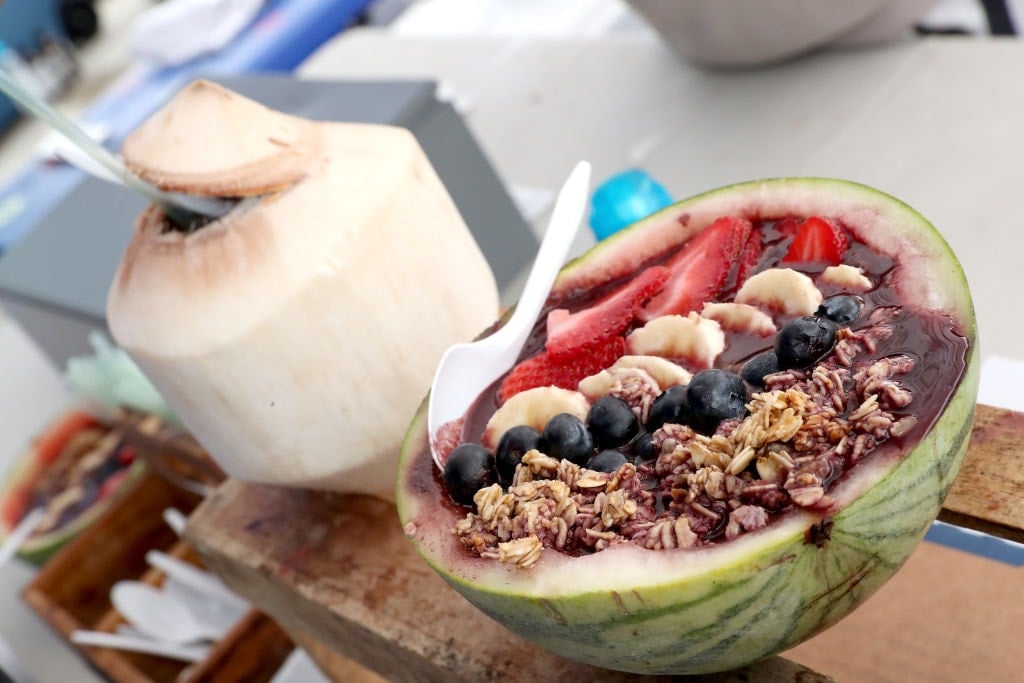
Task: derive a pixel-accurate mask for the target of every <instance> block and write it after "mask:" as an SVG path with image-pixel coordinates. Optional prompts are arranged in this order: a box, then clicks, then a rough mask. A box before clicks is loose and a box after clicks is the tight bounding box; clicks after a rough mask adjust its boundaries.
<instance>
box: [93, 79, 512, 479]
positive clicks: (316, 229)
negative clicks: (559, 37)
mask: <svg viewBox="0 0 1024 683" xmlns="http://www.w3.org/2000/svg"><path fill="white" fill-rule="evenodd" d="M123 155H124V157H125V159H126V161H127V162H128V164H129V165H130V166H131V167H132V168H134V169H135V170H136V171H137V172H138V173H139V174H140V175H141V176H143V177H144V178H146V179H148V180H150V181H152V182H154V183H155V184H157V185H158V186H160V187H161V188H163V189H166V190H175V191H180V192H189V193H194V194H201V195H211V196H218V197H242V198H247V199H244V200H243V201H242V202H240V203H239V205H238V206H237V208H236V209H234V210H233V211H232V212H230V213H229V214H228V215H226V216H224V217H223V218H221V219H219V220H216V221H213V222H211V223H209V224H207V225H204V226H201V227H198V228H197V229H195V230H192V231H189V232H185V231H181V230H178V229H175V228H174V227H173V226H171V225H169V223H168V221H167V219H166V217H165V216H163V215H162V214H161V213H160V212H159V211H158V210H157V209H155V208H153V207H151V208H150V209H148V210H147V211H145V212H144V213H143V214H142V216H140V218H139V219H138V223H137V225H136V230H135V234H134V236H133V238H132V240H131V242H130V244H129V245H128V247H127V249H126V251H125V254H124V257H123V259H122V261H121V264H120V267H119V269H118V272H117V274H116V277H115V279H114V282H113V284H112V286H111V289H110V293H109V298H108V302H107V315H108V320H109V324H110V328H111V332H112V333H113V336H114V338H115V339H116V340H117V342H118V343H119V344H120V345H121V346H122V347H123V348H124V349H125V350H126V351H127V352H128V353H129V354H130V355H131V356H132V357H133V358H134V359H135V361H136V362H137V363H138V364H139V366H140V367H141V368H142V370H143V371H144V372H145V374H146V375H147V376H148V377H149V378H150V379H151V380H152V382H153V383H154V385H155V386H156V387H157V389H158V390H159V391H160V392H161V394H162V395H163V396H164V397H165V399H166V400H167V402H168V404H169V405H170V406H171V408H172V409H173V410H174V411H175V413H176V414H177V416H178V417H179V418H180V419H181V421H182V422H183V423H184V425H185V426H186V427H187V428H188V429H189V430H190V431H191V432H192V433H193V434H194V435H195V436H196V438H197V439H198V440H199V441H200V443H202V444H203V446H204V447H206V448H207V449H208V450H209V451H210V453H211V455H212V456H213V458H214V459H215V460H216V461H217V463H218V464H219V465H220V466H221V467H222V468H223V469H224V470H225V471H226V472H228V473H229V474H230V475H232V476H234V477H237V478H239V479H243V480H247V481H254V482H263V483H272V484H280V485H289V486H303V487H312V488H320V489H329V490H335V491H346V492H359V493H369V494H375V495H378V496H381V497H384V498H387V499H393V490H394V477H395V466H396V463H397V457H398V451H399V447H400V441H401V435H402V433H403V432H404V430H405V427H406V426H407V424H408V421H409V419H410V418H411V417H412V415H413V413H414V412H415V410H416V407H417V405H418V404H419V402H420V400H421V399H422V397H423V395H424V394H425V393H426V391H427V390H428V388H429V386H430V382H431V379H432V375H433V371H434V368H435V366H436V364H437V362H438V360H439V359H440V357H441V354H442V353H443V352H444V350H445V349H446V348H447V347H448V346H449V345H451V344H453V343H456V342H460V341H465V340H468V339H471V338H472V337H473V336H474V335H476V334H477V333H478V332H479V331H480V330H481V329H483V328H484V327H485V326H486V325H487V324H488V323H489V322H490V321H491V320H493V319H494V317H495V316H496V313H497V310H498V294H497V286H496V284H495V281H494V277H493V274H492V273H491V271H490V269H489V267H488V266H487V263H486V261H485V260H484V257H483V255H482V254H481V252H480V250H479V248H478V247H477V245H476V243H475V242H474V240H473V238H472V236H471V234H470V232H469V230H468V229H467V228H466V226H465V225H464V223H463V222H462V220H461V218H460V216H459V214H458V211H457V209H456V207H455V205H454V204H453V202H452V201H451V199H450V198H449V196H448V194H447V193H446V191H445V189H444V187H443V185H442V184H441V181H440V179H439V178H438V177H437V175H436V173H435V172H434V170H433V168H432V167H431V165H430V163H429V161H428V160H427V158H426V156H425V155H424V153H423V151H422V149H421V148H420V147H419V145H418V144H417V142H416V141H415V139H414V138H413V136H412V135H411V134H410V133H409V132H408V131H406V130H403V129H399V128H394V127H389V126H378V125H362V124H342V123H317V122H312V121H307V120H303V119H300V118H296V117H293V116H288V115H285V114H281V113H278V112H275V111H271V110H270V109H267V108H266V107H264V106H262V105H260V104H258V103H256V102H253V101H251V100H248V99H246V98H244V97H241V96H239V95H237V94H235V93H233V92H230V91H228V90H226V89H224V88H222V87H220V86H218V85H215V84H212V83H209V82H204V81H199V82H196V83H193V84H192V85H190V86H188V87H186V88H185V89H184V90H183V91H182V92H181V93H179V94H178V95H177V96H176V97H175V98H174V99H173V100H172V101H171V102H170V103H168V104H167V105H166V106H165V107H164V108H162V109H161V110H160V111H158V112H157V113H156V114H155V115H153V116H152V117H151V118H150V119H149V120H148V121H147V122H146V123H144V124H143V126H142V127H141V128H139V129H138V130H137V131H136V132H134V133H133V134H132V135H131V136H130V137H129V138H128V139H127V140H126V142H125V144H124V148H123Z"/></svg>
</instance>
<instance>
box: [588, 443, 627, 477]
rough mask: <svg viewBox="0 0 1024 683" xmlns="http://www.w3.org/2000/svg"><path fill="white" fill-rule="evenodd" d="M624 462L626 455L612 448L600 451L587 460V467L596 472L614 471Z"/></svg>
mask: <svg viewBox="0 0 1024 683" xmlns="http://www.w3.org/2000/svg"><path fill="white" fill-rule="evenodd" d="M625 464H626V456H625V455H623V454H622V452H621V451H617V450H615V449H614V448H609V449H608V450H604V451H601V452H600V453H598V454H597V455H595V456H594V457H593V458H591V459H590V460H588V461H587V465H586V467H587V469H588V470H594V471H596V472H615V471H616V470H618V469H619V468H620V467H622V466H623V465H625Z"/></svg>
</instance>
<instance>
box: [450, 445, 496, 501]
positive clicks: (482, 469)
mask: <svg viewBox="0 0 1024 683" xmlns="http://www.w3.org/2000/svg"><path fill="white" fill-rule="evenodd" d="M495 475H496V473H495V471H494V458H492V457H491V454H490V452H489V451H488V450H487V449H486V448H484V447H483V446H480V445H478V444H475V443H464V444H462V445H461V446H459V447H458V448H456V449H455V450H454V451H452V454H451V455H449V456H448V462H446V463H445V464H444V485H445V486H446V487H447V488H448V495H449V496H451V497H452V500H454V501H455V502H456V503H458V504H459V505H468V506H472V505H473V496H474V495H475V494H476V492H477V491H479V490H480V489H482V488H484V487H486V486H490V485H491V484H493V483H494V480H495V478H496V476H495Z"/></svg>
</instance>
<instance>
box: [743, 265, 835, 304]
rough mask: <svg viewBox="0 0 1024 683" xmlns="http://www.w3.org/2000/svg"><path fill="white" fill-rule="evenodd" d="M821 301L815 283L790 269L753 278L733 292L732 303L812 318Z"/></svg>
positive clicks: (753, 276) (775, 269) (779, 269)
mask: <svg viewBox="0 0 1024 683" xmlns="http://www.w3.org/2000/svg"><path fill="white" fill-rule="evenodd" d="M821 300H822V296H821V292H819V291H818V288H817V287H815V286H814V281H813V280H811V278H809V277H807V276H806V275H804V274H803V273H798V272H797V271H795V270H793V269H792V268H769V269H768V270H763V271H761V272H760V273H758V274H757V275H752V276H751V277H750V278H749V279H748V280H747V281H746V282H744V283H743V286H742V287H740V291H738V292H736V299H735V301H736V303H739V304H751V305H753V306H762V307H764V308H770V309H774V310H777V311H781V312H783V313H786V314H788V315H812V314H813V313H814V312H815V311H816V310H818V306H820V305H821Z"/></svg>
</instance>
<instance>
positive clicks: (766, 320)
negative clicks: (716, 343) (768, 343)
mask: <svg viewBox="0 0 1024 683" xmlns="http://www.w3.org/2000/svg"><path fill="white" fill-rule="evenodd" d="M700 314H701V317H703V318H707V319H708V320H714V321H715V322H717V323H718V324H719V325H721V326H722V327H723V328H725V329H727V330H732V331H733V332H749V333H751V334H759V335H761V336H763V337H770V336H771V335H773V334H775V333H776V332H777V331H778V330H777V329H776V328H775V322H774V321H773V320H772V317H771V316H770V315H768V314H767V313H765V312H764V311H762V310H761V309H760V308H754V307H753V306H751V305H750V304H736V303H720V304H717V303H711V302H708V303H706V304H704V308H702V309H701V312H700Z"/></svg>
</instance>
